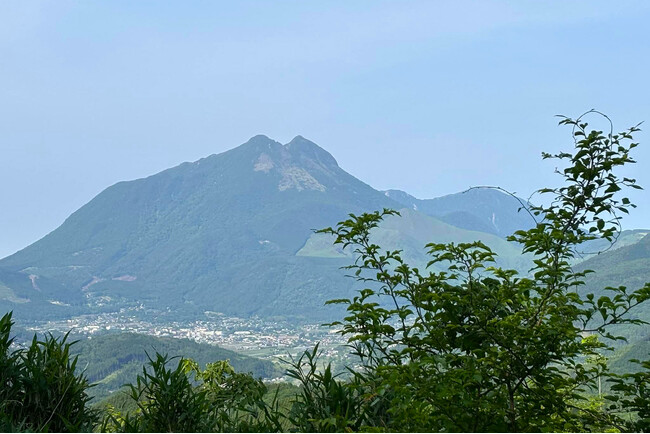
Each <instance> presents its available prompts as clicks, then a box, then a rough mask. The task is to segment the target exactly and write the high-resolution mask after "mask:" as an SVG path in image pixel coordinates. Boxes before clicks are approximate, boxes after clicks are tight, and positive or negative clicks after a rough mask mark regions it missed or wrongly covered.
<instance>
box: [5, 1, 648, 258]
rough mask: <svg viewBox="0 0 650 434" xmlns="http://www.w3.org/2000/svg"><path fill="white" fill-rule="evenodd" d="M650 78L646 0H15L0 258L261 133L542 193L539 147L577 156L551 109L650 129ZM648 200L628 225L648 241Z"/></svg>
mask: <svg viewBox="0 0 650 434" xmlns="http://www.w3.org/2000/svg"><path fill="white" fill-rule="evenodd" d="M649 67H650V2H648V1H643V0H641V1H624V0H619V1H595V0H589V1H570V2H567V1H544V2H541V1H532V0H530V1H514V0H513V1H508V2H505V1H504V2H500V1H488V0H481V1H474V2H465V1H445V2H443V1H422V2H417V1H410V2H400V1H378V0H372V1H370V0H368V1H349V0H345V1H338V2H329V1H328V2H326V1H321V2H317V1H273V2H270V1H257V2H248V1H230V2H226V1H223V2H216V1H173V2H172V1H161V0H156V1H153V0H152V1H137V2H134V1H117V0H105V1H103V2H99V1H89V0H87V1H74V2H72V1H62V0H57V1H49V2H38V1H24V0H15V1H11V0H4V1H2V2H0V185H1V186H2V187H0V204H1V208H0V257H2V256H4V255H7V254H10V253H12V252H14V251H16V250H18V249H20V248H22V247H25V246H26V245H28V244H30V243H31V242H33V241H35V240H37V239H38V238H40V237H42V236H43V235H45V234H46V233H48V232H49V231H51V230H53V229H55V228H56V227H57V226H58V225H59V224H61V223H62V222H63V220H64V219H65V218H66V217H67V216H68V215H69V214H71V213H72V212H73V211H75V210H76V209H77V208H79V207H80V206H81V205H83V204H84V203H86V202H87V201H88V200H90V199H91V198H92V197H93V196H95V195H96V194H97V193H99V192H100V191H101V190H103V189H104V188H105V187H107V186H109V185H111V184H113V183H115V182H117V181H121V180H128V179H134V178H139V177H143V176H147V175H150V174H153V173H155V172H158V171H160V170H162V169H165V168H168V167H171V166H174V165H177V164H179V163H181V162H183V161H191V160H196V159H199V158H201V157H204V156H207V155H209V154H213V153H218V152H222V151H225V150H227V149H229V148H232V147H234V146H237V145H239V144H241V143H243V142H245V141H246V140H247V139H248V138H249V137H251V136H253V135H256V134H266V135H268V136H270V137H272V138H275V139H276V140H278V141H281V142H287V141H289V140H290V139H291V138H292V137H294V136H295V135H298V134H301V135H303V136H305V137H307V138H309V139H311V140H313V141H315V142H316V143H318V144H320V145H321V146H322V147H324V148H325V149H327V150H329V151H330V152H331V153H332V154H333V155H334V156H335V158H337V160H338V161H339V164H340V165H341V166H342V167H343V168H344V169H346V170H347V171H349V172H350V173H352V174H353V175H355V176H357V177H358V178H360V179H362V180H364V181H365V182H367V183H369V184H370V185H372V186H374V187H376V188H379V189H387V188H399V189H403V190H406V191H408V192H410V193H411V194H413V195H415V196H417V197H421V198H428V197H435V196H439V195H443V194H447V193H452V192H456V191H459V190H463V189H465V188H467V187H469V186H472V185H477V184H492V185H499V186H502V187H504V188H507V189H510V190H514V191H516V192H519V193H521V194H528V193H530V192H531V191H533V190H534V189H536V188H538V187H541V186H545V185H548V184H549V183H552V182H553V180H554V178H553V177H552V176H551V172H552V171H553V168H554V166H553V165H552V164H549V163H548V162H544V163H543V162H541V161H540V158H539V155H540V152H541V151H542V150H548V151H554V150H559V149H561V148H562V147H566V146H568V145H569V144H570V140H569V135H568V131H567V130H566V129H562V128H559V127H556V123H557V119H556V118H554V117H553V115H555V114H558V113H562V114H567V115H572V116H573V115H578V114H580V113H582V112H583V111H585V110H588V109H590V108H596V109H599V110H601V111H604V112H606V113H607V114H609V115H610V116H611V117H612V118H613V120H614V121H615V124H616V127H617V128H618V129H623V128H625V127H628V126H630V125H632V124H635V123H637V122H639V121H643V120H646V121H648V122H650V85H649V77H650V73H649V71H648V69H649ZM649 128H650V127H649ZM638 139H639V140H640V141H641V143H642V145H643V146H642V147H641V149H640V150H639V152H637V154H636V156H637V158H638V160H639V164H638V165H637V167H635V168H634V170H631V171H630V172H629V174H630V175H632V176H636V177H637V178H638V179H639V181H640V183H641V184H642V185H645V186H647V187H648V188H650V135H649V134H648V133H641V134H639V136H638ZM648 194H650V193H646V192H643V193H640V194H637V195H636V196H633V199H634V200H635V201H636V202H637V203H638V204H639V209H638V210H637V212H635V213H634V215H633V216H632V217H631V218H630V219H629V220H628V222H627V225H626V226H627V227H628V228H632V227H650V201H649V200H648V197H649V196H648Z"/></svg>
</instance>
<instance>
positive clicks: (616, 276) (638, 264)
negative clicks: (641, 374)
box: [576, 235, 650, 343]
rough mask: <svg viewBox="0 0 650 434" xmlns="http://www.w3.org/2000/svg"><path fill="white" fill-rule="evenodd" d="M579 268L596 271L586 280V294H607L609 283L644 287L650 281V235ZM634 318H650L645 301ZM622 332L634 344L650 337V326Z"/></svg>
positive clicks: (637, 309) (586, 262)
mask: <svg viewBox="0 0 650 434" xmlns="http://www.w3.org/2000/svg"><path fill="white" fill-rule="evenodd" d="M576 269H577V270H585V269H587V270H594V271H595V273H592V274H590V275H588V277H587V279H586V280H585V283H586V285H585V287H584V289H583V290H582V291H583V292H584V293H589V292H591V293H594V294H596V295H605V294H606V293H607V292H608V291H605V290H604V288H606V287H608V286H616V287H618V286H626V287H627V288H628V289H629V290H635V289H639V288H641V287H643V285H645V283H646V282H650V236H647V235H646V236H644V237H643V238H642V239H641V240H640V241H638V242H636V243H633V244H630V245H627V246H625V247H620V248H618V249H614V250H610V251H607V252H605V253H601V254H600V255H597V256H594V257H592V258H590V259H588V260H586V261H584V262H582V263H580V264H578V265H577V266H576ZM631 314H632V315H633V316H634V317H636V318H641V319H643V320H645V321H648V320H650V305H648V303H643V304H641V305H640V306H639V307H637V308H635V309H634V310H633V311H632V313H631ZM619 332H620V333H621V334H623V335H625V336H626V337H628V339H629V341H630V342H631V343H635V342H637V341H642V340H644V339H647V338H648V337H650V327H648V326H626V327H623V328H621V329H619Z"/></svg>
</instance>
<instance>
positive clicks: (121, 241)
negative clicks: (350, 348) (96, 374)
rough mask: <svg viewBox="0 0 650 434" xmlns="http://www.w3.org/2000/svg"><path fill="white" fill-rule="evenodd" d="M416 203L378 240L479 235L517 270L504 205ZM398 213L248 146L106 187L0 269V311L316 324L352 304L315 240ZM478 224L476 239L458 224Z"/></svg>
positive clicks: (500, 200) (339, 172) (261, 143)
mask: <svg viewBox="0 0 650 434" xmlns="http://www.w3.org/2000/svg"><path fill="white" fill-rule="evenodd" d="M490 201H492V202H493V204H492V206H491V207H490ZM422 202H423V203H425V204H426V206H424V205H423V208H424V209H426V210H428V211H429V214H431V215H433V214H435V212H434V211H435V209H436V206H437V205H436V204H439V206H440V207H441V209H443V211H441V212H440V215H441V216H442V217H441V218H440V219H439V218H437V217H435V216H433V217H432V216H426V215H424V214H422V213H420V212H419V211H413V210H411V211H409V212H403V214H404V216H403V217H402V218H400V219H394V221H391V222H387V223H386V225H385V226H383V227H381V228H380V229H379V230H378V234H377V236H378V237H379V238H378V239H379V240H383V241H385V242H386V243H387V244H388V245H393V244H394V245H395V246H396V247H398V246H402V243H404V245H407V247H408V252H406V253H405V254H407V256H408V255H410V257H413V258H416V259H417V258H419V257H421V256H422V251H423V250H422V249H423V246H424V245H425V244H426V243H428V242H434V241H442V240H446V241H452V240H467V241H469V240H474V239H477V238H479V239H482V240H484V241H486V242H488V243H490V244H494V245H495V246H497V252H498V253H499V254H500V258H501V259H500V260H501V261H502V263H503V264H505V265H508V266H512V267H518V268H522V267H523V266H522V258H521V256H520V255H519V251H518V250H517V249H513V248H512V247H511V246H510V245H506V244H505V242H504V241H503V240H502V239H500V238H499V237H498V236H497V235H501V233H502V232H503V233H505V232H507V231H510V230H511V229H513V228H514V227H515V226H516V224H517V223H516V222H518V221H520V220H519V218H520V217H519V214H517V213H516V206H515V205H513V199H512V198H511V197H510V196H507V195H504V194H502V193H500V192H496V191H489V190H476V191H474V192H471V193H469V194H460V195H455V196H447V197H446V198H441V199H440V200H432V201H422ZM402 203H403V202H402V201H400V200H395V199H393V198H392V197H391V194H390V193H384V192H380V191H377V190H375V189H373V188H372V187H370V186H369V185H367V184H365V183H363V182H361V181H360V180H358V179H356V178H355V177H353V176H352V175H350V174H348V173H347V172H345V171H344V170H343V169H341V168H340V167H339V166H338V164H337V162H336V160H335V159H334V158H333V157H332V155H330V154H329V153H328V152H327V151H325V150H324V149H322V148H320V147H319V146H318V145H316V144H314V143H313V142H310V141H309V140H307V139H305V138H303V137H301V136H298V137H296V138H294V139H293V140H292V141H291V142H289V143H287V144H286V145H283V144H280V143H278V142H276V141H274V140H271V139H269V138H268V137H266V136H256V137H253V138H252V139H250V140H249V141H248V142H247V143H245V144H243V145H241V146H239V147H237V148H234V149H232V150H230V151H227V152H224V153H221V154H218V155H211V156H209V157H207V158H203V159H201V160H198V161H196V162H193V163H183V164H181V165H179V166H177V167H174V168H171V169H168V170H165V171H163V172H160V173H158V174H156V175H153V176H150V177H148V178H144V179H138V180H134V181H129V182H120V183H117V184H115V185H113V186H111V187H109V188H107V189H106V190H104V191H103V192H102V193H100V194H99V195H98V196H96V197H95V198H94V199H93V200H91V201H90V202H89V203H88V204H86V205H84V206H83V207H82V208H80V209H79V210H78V211H76V212H75V213H73V214H72V215H71V216H70V217H69V218H68V219H67V220H66V221H65V222H64V223H63V224H62V225H61V226H60V227H59V228H57V229H56V230H54V231H53V232H52V233H50V234H49V235H47V236H45V237H44V238H42V239H41V240H39V241H37V242H36V243H34V244H32V245H31V246H29V247H27V248H25V249H23V250H21V251H19V252H17V253H15V254H14V255H11V256H9V257H7V258H5V259H3V260H1V261H0V308H3V309H5V310H9V309H13V310H14V311H15V312H16V315H15V317H16V318H28V319H43V318H49V317H67V316H71V315H76V314H83V313H89V312H110V311H115V310H117V309H120V308H122V307H132V308H133V307H138V308H140V307H142V308H146V309H154V310H159V311H165V312H172V313H173V314H174V315H175V316H176V317H177V318H191V317H194V316H195V315H196V314H197V312H199V313H202V312H204V311H206V310H210V311H217V312H222V313H224V314H227V315H236V316H249V315H259V316H261V317H268V318H274V317H291V318H292V319H296V320H300V319H304V320H309V321H320V320H321V319H325V318H331V317H332V316H333V315H338V314H336V312H338V311H337V310H336V309H337V308H336V307H333V306H328V307H324V306H323V304H324V302H325V301H326V300H328V299H331V298H341V297H348V296H350V295H351V293H352V290H353V288H355V287H356V284H355V282H354V281H353V280H351V279H347V278H345V277H344V273H343V272H342V271H341V270H340V267H341V266H344V265H348V264H349V263H350V258H349V257H348V256H346V255H345V254H332V251H331V250H332V247H331V244H329V242H328V243H326V244H327V245H323V240H322V239H319V238H318V237H316V236H315V235H314V234H313V229H319V228H323V227H327V226H331V225H334V224H336V222H338V221H340V220H342V219H344V218H346V217H347V215H348V213H361V212H364V211H374V210H378V209H382V208H385V207H388V208H394V209H399V208H402V207H403V205H402ZM478 204H480V206H478ZM509 213H513V215H512V216H509ZM454 216H456V217H457V218H455V217H454ZM486 216H487V217H489V218H488V220H489V222H492V223H491V224H492V227H490V226H489V225H487V224H486V225H487V226H486V228H487V229H485V230H486V231H487V232H477V231H476V229H477V228H478V226H476V227H473V226H471V225H469V224H466V222H467V221H469V220H472V219H475V220H477V221H479V220H480V221H482V220H481V219H483V220H485V218H487V217H486ZM490 216H491V217H490ZM523 221H524V219H523V217H522V218H521V222H523ZM484 223H485V222H484ZM522 224H523V223H522ZM477 225H478V223H477ZM466 227H467V228H469V229H472V231H468V230H467V229H464V228H466ZM488 229H490V230H488ZM492 229H493V230H492ZM497 229H498V230H497ZM382 237H383V238H382ZM391 243H392V244H391ZM319 246H320V247H319ZM319 249H320V250H321V251H323V252H325V253H324V254H323V253H318V251H319ZM328 252H329V253H328ZM418 255H419V256H418Z"/></svg>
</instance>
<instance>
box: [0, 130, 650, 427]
mask: <svg viewBox="0 0 650 434" xmlns="http://www.w3.org/2000/svg"><path fill="white" fill-rule="evenodd" d="M561 124H563V125H568V126H571V127H572V128H573V135H574V138H575V147H574V151H573V152H572V153H559V154H557V155H550V154H544V158H555V159H558V160H559V162H560V163H565V166H566V167H565V168H564V169H562V170H559V171H558V173H559V174H560V175H561V176H562V177H563V181H564V183H563V185H562V186H561V187H559V188H556V189H543V190H541V191H540V192H541V193H542V194H546V195H549V196H551V198H550V200H548V201H543V202H545V203H548V205H543V206H530V207H528V208H527V209H526V211H528V212H529V213H530V216H531V218H532V219H534V221H535V224H534V225H533V226H532V227H531V228H530V229H529V230H521V231H517V232H516V233H515V234H513V235H512V236H511V237H509V240H510V241H511V242H513V243H516V244H518V245H519V246H521V249H522V251H523V253H524V254H528V255H531V256H533V257H534V265H533V268H532V269H531V270H530V272H529V273H528V274H525V275H520V274H519V273H518V272H517V271H516V270H510V269H504V268H501V267H499V266H497V265H495V264H496V254H495V253H494V252H493V251H492V250H491V249H490V247H488V246H487V245H486V244H484V243H482V242H479V241H477V242H471V243H459V244H455V243H445V244H441V243H432V244H429V245H428V246H427V248H428V254H429V263H428V264H427V266H426V268H418V267H414V266H412V265H411V264H409V263H407V261H405V260H404V259H403V258H402V252H401V251H400V250H386V249H385V248H382V247H381V246H380V245H378V244H376V243H375V242H374V241H373V240H374V238H373V233H374V231H375V230H376V229H377V227H378V225H379V224H380V223H381V222H382V220H383V219H384V218H385V217H387V216H395V215H397V214H398V213H397V212H396V211H393V210H389V209H385V210H384V211H383V212H373V213H363V214H360V215H353V214H351V215H350V218H349V219H347V220H345V221H342V222H340V223H339V224H338V225H337V226H336V227H335V228H328V229H324V230H323V231H321V232H323V233H325V234H329V235H331V236H334V237H335V243H336V244H337V245H340V246H341V247H342V248H343V249H347V250H348V251H352V252H353V254H354V256H355V257H356V261H355V262H354V263H353V264H352V265H350V266H348V267H346V268H347V269H348V270H349V271H350V272H351V273H352V274H353V276H354V277H355V278H356V279H357V280H358V281H359V282H360V283H362V284H363V286H364V288H363V289H361V290H359V292H358V294H357V295H356V296H355V297H354V298H353V299H338V300H332V301H331V303H334V304H342V305H343V306H345V308H346V309H347V315H346V316H345V318H343V320H341V321H337V322H334V323H332V324H331V325H332V326H334V327H337V328H338V329H339V332H340V333H342V334H343V335H346V336H348V342H349V346H350V348H351V351H352V353H353V354H354V355H355V356H356V357H357V360H358V361H359V362H358V365H355V366H350V367H348V370H347V373H346V375H345V376H338V375H336V374H335V373H333V372H332V368H331V366H330V365H326V366H324V367H323V366H321V365H320V364H319V363H318V347H316V348H314V349H313V350H308V351H306V352H305V353H304V354H303V355H302V356H301V357H299V358H297V359H291V360H289V364H290V368H289V369H288V371H287V374H288V375H289V376H290V377H291V378H293V379H294V380H295V382H296V383H297V384H298V386H299V388H298V390H297V392H296V393H295V394H293V395H292V396H291V397H289V398H288V400H286V398H285V399H281V398H280V397H279V390H280V389H277V388H276V389H275V394H273V395H269V390H268V387H267V386H266V385H265V384H264V383H263V382H261V381H260V380H257V379H255V378H254V377H253V376H252V375H250V374H241V373H237V372H235V370H234V369H233V368H232V367H231V365H230V364H229V363H227V362H217V363H212V364H208V365H207V366H206V368H205V369H201V368H200V366H199V364H198V363H196V362H195V361H193V360H190V359H182V358H181V359H170V358H169V357H168V356H165V355H161V354H156V355H155V356H154V357H151V358H150V359H149V361H148V363H147V365H146V366H145V367H143V368H142V371H141V373H140V375H139V376H138V378H137V381H136V383H135V384H131V385H129V394H128V397H127V400H128V401H129V402H130V403H132V404H134V405H132V407H131V410H130V411H125V410H122V411H121V410H120V409H116V408H112V407H109V409H108V411H107V412H105V414H104V416H103V419H102V422H101V424H98V425H95V427H96V428H98V429H101V430H102V431H117V432H122V431H141V432H149V431H165V432H171V431H185V432H197V431H233V432H244V431H246V432H249V431H274V432H276V431H300V432H302V431H314V432H344V431H402V432H404V431H454V432H456V431H464V432H468V431H472V432H475V431H499V432H520V431H534V432H537V431H606V430H613V431H647V430H648V429H650V423H649V421H650V361H645V362H644V361H636V362H633V363H636V364H638V365H640V366H639V369H636V370H634V371H628V372H610V370H609V367H608V363H607V360H606V357H605V356H606V355H607V354H608V351H609V350H610V349H613V344H614V343H616V342H617V341H621V340H624V338H623V337H622V336H618V335H617V334H616V333H615V332H616V330H617V329H616V327H619V330H620V327H621V326H633V325H638V324H641V323H643V321H641V320H640V319H639V318H637V317H634V316H631V315H630V313H631V311H632V310H633V309H634V308H635V307H636V306H638V305H640V304H642V303H644V302H645V301H646V300H647V299H648V298H650V283H645V282H644V283H643V284H641V285H639V287H638V288H633V289H631V290H630V289H628V288H627V287H625V286H620V285H615V286H611V287H608V288H605V290H606V292H607V293H608V294H607V295H604V294H601V295H598V296H596V295H594V294H591V293H585V292H584V290H583V289H582V287H583V286H584V281H585V279H586V278H587V277H588V276H589V275H590V274H591V273H592V272H591V271H589V270H587V269H581V270H574V269H573V268H572V263H573V261H574V258H575V256H576V254H578V253H577V252H578V250H579V248H580V247H581V246H583V245H584V244H585V243H586V242H590V241H594V240H597V239H603V240H606V241H609V242H612V241H614V239H615V238H616V236H617V233H618V232H619V231H620V216H619V215H620V213H627V212H628V210H629V208H630V207H633V204H631V203H630V201H629V199H627V198H626V197H622V198H620V197H619V196H620V193H621V191H622V190H623V188H624V187H628V188H639V187H638V186H637V185H636V182H635V180H633V179H628V178H620V177H619V176H618V171H619V169H620V168H621V167H622V166H624V165H626V164H629V163H633V162H634V160H633V159H632V158H631V156H630V151H631V150H632V149H633V148H634V147H636V144H635V143H633V142H632V134H633V133H635V132H636V131H638V128H631V129H630V130H628V131H625V132H623V133H620V134H613V133H611V132H610V133H608V134H604V133H603V132H601V131H589V130H588V129H587V127H588V125H587V123H585V122H583V121H582V120H581V119H578V120H572V119H563V120H562V121H561ZM522 206H524V204H523V203H522ZM10 328H11V317H10V316H5V318H3V320H2V322H0V332H1V334H0V344H1V345H3V348H2V350H3V354H2V357H3V358H2V359H1V361H0V363H1V364H2V365H1V367H2V368H3V369H2V372H1V373H0V375H2V390H0V393H1V394H2V398H3V401H2V407H1V408H0V410H1V412H0V415H1V416H2V421H3V423H4V424H5V426H7V427H8V429H16V427H17V428H18V429H23V428H26V429H31V430H44V429H58V430H83V429H88V428H89V427H90V426H91V425H92V423H93V422H96V421H97V419H96V414H95V413H94V411H93V410H88V408H89V407H88V405H87V400H88V398H87V388H88V387H89V385H88V382H87V381H86V379H85V377H84V375H83V374H75V373H74V368H75V363H76V359H72V361H71V360H70V355H69V345H70V344H68V343H67V342H66V337H64V338H62V339H60V340H58V339H54V338H52V337H50V338H49V339H46V340H45V341H43V342H38V341H36V340H34V341H33V342H32V346H31V347H30V348H29V349H27V350H16V349H12V342H11V340H10V337H9V333H10ZM44 355H47V357H45V356H44ZM35 367H38V372H36V371H37V370H36V369H35ZM36 375H40V376H41V377H39V382H38V385H39V386H38V387H35V386H34V385H33V384H31V383H30V381H31V380H30V379H31V378H32V377H34V376H36ZM603 383H605V385H604V386H603ZM27 395H29V396H27ZM41 396H47V397H48V399H49V401H48V402H46V403H43V401H42V399H41ZM18 399H20V400H21V401H18ZM22 401H25V402H28V403H29V404H28V406H27V409H29V410H25V409H23V408H22V407H20V408H18V406H16V405H15V402H22ZM52 403H56V405H55V407H54V408H52V407H47V408H45V407H44V408H41V407H39V406H42V405H45V404H49V405H52Z"/></svg>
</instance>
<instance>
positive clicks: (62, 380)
mask: <svg viewBox="0 0 650 434" xmlns="http://www.w3.org/2000/svg"><path fill="white" fill-rule="evenodd" d="M12 324H13V323H12V319H11V314H7V315H4V316H3V317H2V319H0V381H1V382H0V431H5V432H7V431H15V430H20V431H37V432H43V431H54V432H56V431H89V430H91V429H92V428H93V426H94V425H95V424H96V422H97V420H98V414H97V413H96V412H95V411H94V410H92V409H91V408H90V406H89V405H88V403H89V401H90V396H89V395H88V389H89V387H90V384H89V383H88V380H87V379H86V377H85V376H84V375H83V374H77V372H76V370H75V368H76V365H77V358H76V357H71V355H70V347H71V346H72V344H73V342H68V341H67V335H66V336H63V337H62V338H55V337H53V336H52V335H48V336H46V337H45V339H43V340H37V339H36V337H34V339H33V340H32V342H31V344H30V345H29V347H27V348H13V346H12V343H13V342H12V339H11V338H10V332H11V326H12Z"/></svg>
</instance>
